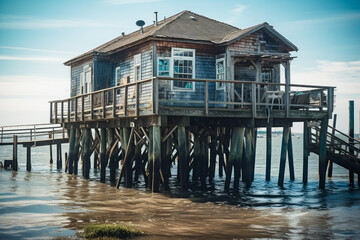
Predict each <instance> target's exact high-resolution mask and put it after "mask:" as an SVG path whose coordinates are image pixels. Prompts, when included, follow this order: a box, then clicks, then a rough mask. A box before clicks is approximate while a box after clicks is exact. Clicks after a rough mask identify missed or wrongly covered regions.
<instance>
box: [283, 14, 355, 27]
mask: <svg viewBox="0 0 360 240" xmlns="http://www.w3.org/2000/svg"><path fill="white" fill-rule="evenodd" d="M359 20H360V12H352V13H343V14H336V15H332V16H326V17H319V18H310V19H302V20H294V21H287V24H292V25H293V24H314V23H329V22H339V21H359Z"/></svg>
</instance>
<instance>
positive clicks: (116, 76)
mask: <svg viewBox="0 0 360 240" xmlns="http://www.w3.org/2000/svg"><path fill="white" fill-rule="evenodd" d="M118 84H120V67H116V68H115V85H118Z"/></svg>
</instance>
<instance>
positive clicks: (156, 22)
mask: <svg viewBox="0 0 360 240" xmlns="http://www.w3.org/2000/svg"><path fill="white" fill-rule="evenodd" d="M154 13H155V26H157V25H158V12H154Z"/></svg>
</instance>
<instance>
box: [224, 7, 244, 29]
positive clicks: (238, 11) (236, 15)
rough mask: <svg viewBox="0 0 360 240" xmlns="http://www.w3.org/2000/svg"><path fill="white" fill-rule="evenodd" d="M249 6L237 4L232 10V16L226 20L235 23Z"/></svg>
mask: <svg viewBox="0 0 360 240" xmlns="http://www.w3.org/2000/svg"><path fill="white" fill-rule="evenodd" d="M247 8H248V7H247V6H246V5H242V4H236V6H235V8H234V9H232V10H231V11H230V18H229V19H228V20H226V22H227V23H229V24H233V23H234V22H235V21H236V20H237V19H238V18H239V17H240V16H241V15H242V13H243V12H244V11H245V10H246V9H247Z"/></svg>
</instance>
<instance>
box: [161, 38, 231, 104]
mask: <svg viewBox="0 0 360 240" xmlns="http://www.w3.org/2000/svg"><path fill="white" fill-rule="evenodd" d="M173 47H176V48H186V49H195V78H197V79H216V69H215V63H216V55H217V54H219V53H224V52H225V49H222V48H221V49H219V48H215V47H214V46H210V45H201V44H192V43H176V42H159V43H158V44H157V56H158V57H171V48H173ZM194 88H195V91H186V90H185V91H181V90H176V91H171V82H170V81H160V82H159V98H160V100H168V101H169V102H164V103H162V105H171V106H187V105H191V106H195V107H196V106H199V107H200V106H201V107H203V105H204V104H200V103H199V104H195V103H191V104H184V103H175V102H171V101H184V100H189V101H204V99H205V90H204V88H205V83H199V82H197V83H195V85H194ZM214 99H215V83H209V100H210V101H212V100H214Z"/></svg>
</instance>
